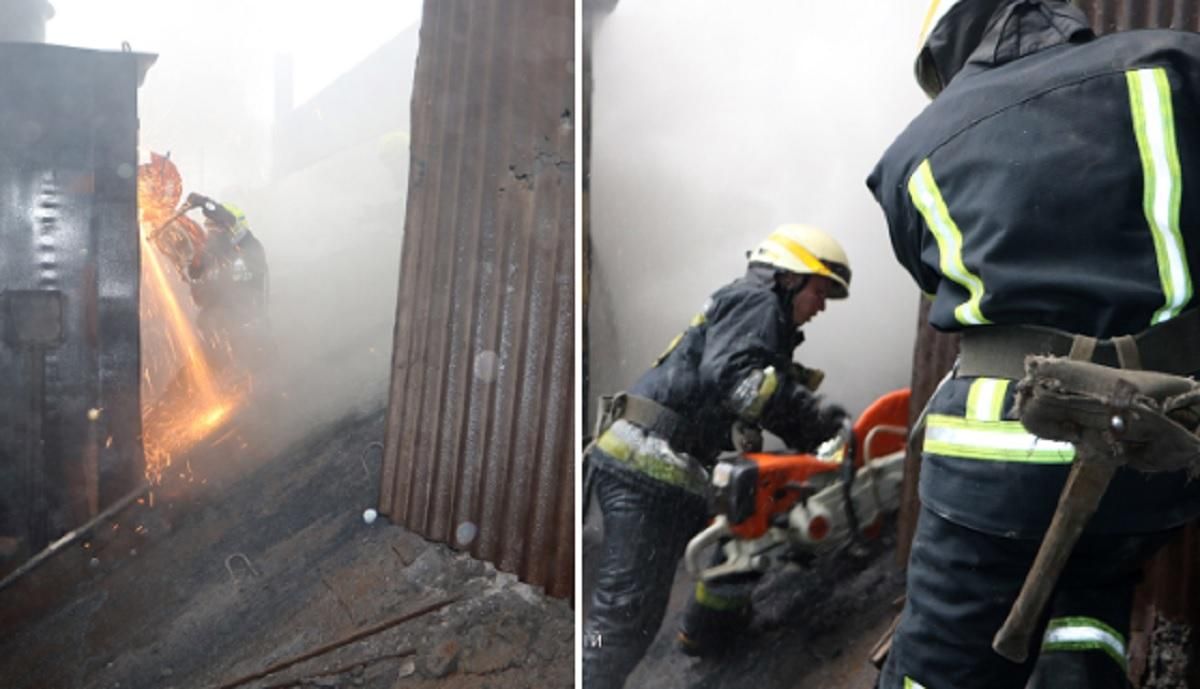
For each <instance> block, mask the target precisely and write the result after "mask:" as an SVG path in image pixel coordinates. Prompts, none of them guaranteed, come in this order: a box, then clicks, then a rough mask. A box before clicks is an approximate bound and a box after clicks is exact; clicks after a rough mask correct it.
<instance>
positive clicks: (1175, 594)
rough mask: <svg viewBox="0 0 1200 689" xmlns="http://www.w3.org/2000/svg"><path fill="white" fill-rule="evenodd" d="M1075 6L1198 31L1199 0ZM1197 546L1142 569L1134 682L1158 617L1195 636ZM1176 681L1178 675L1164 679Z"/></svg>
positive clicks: (1179, 545) (1117, 18) (1151, 25)
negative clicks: (1179, 625)
mask: <svg viewBox="0 0 1200 689" xmlns="http://www.w3.org/2000/svg"><path fill="white" fill-rule="evenodd" d="M1076 4H1077V5H1079V6H1080V7H1081V8H1083V10H1084V11H1085V12H1087V14H1088V17H1089V18H1090V19H1091V20H1092V28H1093V29H1094V30H1095V31H1096V33H1098V34H1101V33H1111V32H1113V31H1126V30H1129V29H1178V30H1185V31H1200V3H1197V2H1195V0H1079V1H1077V2H1076ZM1198 546H1200V537H1198V531H1197V528H1196V526H1195V525H1191V526H1189V527H1187V528H1186V529H1184V530H1183V531H1181V532H1180V533H1179V534H1178V535H1177V536H1176V537H1175V539H1174V540H1173V541H1172V542H1171V543H1170V544H1169V545H1168V546H1167V547H1166V548H1164V549H1163V550H1162V551H1160V552H1159V553H1158V555H1156V556H1155V557H1154V559H1153V560H1151V561H1150V563H1149V564H1148V565H1147V567H1146V573H1145V579H1144V580H1143V582H1142V585H1141V586H1140V587H1139V588H1138V591H1137V595H1136V597H1135V604H1134V612H1133V624H1132V628H1131V633H1130V643H1129V648H1130V654H1129V655H1130V663H1129V677H1130V680H1131V681H1132V682H1133V683H1134V685H1135V686H1140V685H1141V683H1142V681H1143V680H1144V679H1145V678H1147V677H1149V671H1150V669H1151V666H1152V665H1153V664H1154V663H1151V662H1150V659H1151V658H1152V657H1156V656H1157V657H1161V656H1162V654H1163V653H1164V651H1165V652H1176V651H1175V649H1165V648H1155V641H1154V639H1155V635H1154V632H1155V625H1156V623H1157V622H1158V621H1159V620H1161V621H1165V622H1169V623H1176V624H1184V625H1187V626H1188V627H1190V628H1191V630H1192V635H1193V637H1194V635H1195V630H1196V628H1197V624H1200V590H1197V587H1196V586H1195V585H1193V583H1192V573H1193V571H1195V568H1196V564H1197V563H1196V557H1197V554H1198V552H1200V550H1198ZM1190 646H1191V649H1192V650H1191V651H1190V653H1189V659H1190V661H1191V662H1190V663H1188V664H1189V665H1190V666H1191V667H1188V670H1187V673H1188V677H1187V678H1186V679H1187V684H1188V686H1200V667H1196V665H1197V663H1196V660H1197V656H1196V652H1195V647H1196V645H1195V641H1194V640H1193V641H1192V642H1191V644H1190ZM1160 674H1161V673H1160ZM1179 679H1182V678H1178V677H1174V678H1172V679H1171V680H1168V681H1177V680H1179ZM1162 681H1164V678H1163V677H1158V678H1157V679H1156V683H1155V686H1166V685H1165V684H1162Z"/></svg>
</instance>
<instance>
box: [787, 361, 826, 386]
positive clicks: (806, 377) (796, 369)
mask: <svg viewBox="0 0 1200 689" xmlns="http://www.w3.org/2000/svg"><path fill="white" fill-rule="evenodd" d="M791 375H792V380H794V381H796V382H797V383H799V384H801V385H803V386H804V387H806V388H808V389H809V390H812V391H813V392H816V391H817V388H819V387H821V381H823V380H825V372H824V371H822V370H821V369H819V368H808V367H807V366H805V365H803V364H798V363H796V362H794V361H793V362H792V366H791Z"/></svg>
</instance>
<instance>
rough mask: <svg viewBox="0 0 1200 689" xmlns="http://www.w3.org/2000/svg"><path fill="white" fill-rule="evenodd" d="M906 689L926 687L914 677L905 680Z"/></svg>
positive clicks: (923, 688)
mask: <svg viewBox="0 0 1200 689" xmlns="http://www.w3.org/2000/svg"><path fill="white" fill-rule="evenodd" d="M904 689H925V685H924V684H921V683H920V682H918V681H917V680H915V679H913V678H912V677H905V678H904Z"/></svg>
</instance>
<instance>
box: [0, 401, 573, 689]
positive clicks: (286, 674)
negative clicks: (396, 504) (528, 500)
mask: <svg viewBox="0 0 1200 689" xmlns="http://www.w3.org/2000/svg"><path fill="white" fill-rule="evenodd" d="M383 418H384V414H383V411H382V410H375V411H373V412H369V413H360V414H356V415H352V416H350V417H348V418H344V419H342V420H340V421H338V422H335V423H332V424H328V425H325V426H321V427H317V428H315V429H314V430H313V431H312V432H311V433H309V434H308V436H307V437H306V438H304V439H303V440H301V441H299V442H296V443H294V444H291V445H289V446H285V447H281V448H277V449H273V448H270V443H267V442H262V443H256V442H255V439H256V438H257V437H265V435H267V434H268V432H269V429H270V427H271V425H272V423H271V422H270V420H266V419H263V420H260V421H258V422H257V424H258V427H257V428H256V427H254V426H253V425H251V424H246V425H243V427H241V428H240V429H238V432H237V433H236V434H234V435H231V436H229V437H232V438H236V439H238V440H237V442H230V441H225V442H222V443H221V444H220V445H218V446H216V447H210V448H208V449H206V450H204V451H200V452H196V453H193V455H192V456H191V457H190V458H189V462H190V464H191V466H192V470H193V472H192V477H191V478H192V480H193V481H195V477H196V476H201V475H204V476H205V479H204V482H203V483H196V482H193V483H187V482H185V481H184V479H183V478H180V477H178V476H175V477H174V478H173V479H171V480H168V481H167V482H166V483H165V484H164V485H163V486H160V487H158V489H157V493H156V495H157V497H156V500H155V504H154V506H153V507H151V506H149V505H148V504H143V505H135V506H134V507H133V508H131V509H130V510H128V511H126V512H125V513H123V514H122V515H119V516H118V517H117V518H116V519H114V520H113V524H105V525H103V526H102V527H100V529H98V530H97V532H96V533H95V534H93V536H92V537H90V538H89V539H86V541H85V542H82V543H80V544H77V545H75V546H73V547H71V548H69V549H68V550H66V551H65V552H63V553H62V554H61V555H59V556H58V557H56V558H55V559H54V560H52V561H50V562H48V563H47V564H46V565H44V566H43V567H41V568H39V569H37V570H35V571H34V572H33V573H32V574H30V575H28V576H27V577H25V578H24V579H23V580H22V581H21V582H19V584H18V585H16V586H13V587H10V588H9V589H7V590H5V591H2V592H0V687H5V688H6V689H193V688H205V687H209V688H216V687H228V686H232V685H233V683H234V682H235V681H237V680H239V679H241V678H248V677H250V676H254V675H258V674H261V673H262V672H263V671H264V670H267V669H269V668H271V667H272V666H275V665H277V664H280V663H282V662H284V661H288V660H290V659H293V658H296V657H299V656H302V655H305V654H308V653H311V652H312V651H314V650H320V649H322V648H323V647H330V648H329V650H328V651H326V652H321V653H319V654H317V655H315V656H314V657H312V658H311V659H309V660H306V661H304V662H301V663H297V664H294V665H291V666H289V667H286V668H283V669H280V670H279V671H277V672H272V673H270V674H266V675H263V676H262V677H261V678H258V679H254V680H253V681H245V682H243V683H240V684H237V685H236V686H238V687H245V688H246V689H266V688H268V687H270V688H280V689H282V688H284V687H364V688H366V689H407V688H413V689H420V688H423V687H434V686H437V687H461V688H463V689H483V688H484V687H489V688H490V689H517V688H519V687H569V686H571V685H572V682H573V670H574V657H573V654H574V643H573V641H572V639H573V634H574V624H573V619H574V613H573V611H572V609H571V608H570V605H569V602H568V601H563V600H557V599H552V598H548V597H546V596H544V595H543V594H542V593H541V592H540V591H539V590H535V589H533V588H531V587H529V586H527V585H525V584H522V583H520V582H518V581H517V580H516V578H515V577H514V576H513V575H510V574H505V573H500V572H497V571H496V570H495V569H494V568H493V567H492V566H491V565H489V564H486V563H483V562H480V561H477V560H474V559H472V558H470V557H469V556H467V555H466V554H463V553H459V552H456V551H454V550H452V549H450V548H449V547H447V546H445V545H443V544H439V543H432V542H428V541H425V540H423V539H421V538H419V537H417V536H416V535H414V534H412V533H410V532H408V531H406V530H405V529H403V528H401V527H399V526H395V525H391V524H389V523H387V520H386V519H384V518H380V519H378V520H376V521H375V522H374V523H373V524H370V525H368V524H366V523H364V520H363V510H364V509H365V508H367V507H373V506H374V505H375V503H376V500H377V496H378V481H379V473H380V451H379V450H380V446H379V444H378V441H379V440H380V439H381V438H382V437H383V424H384V421H383ZM207 464H211V465H212V466H213V467H218V466H219V467H220V468H219V469H218V470H214V471H212V472H209V473H208V474H205V473H204V472H203V471H202V470H201V468H202V467H204V466H206V465H207ZM176 468H180V467H176ZM85 543H86V546H87V547H84V544H85ZM447 600H451V601H453V602H450V603H449V604H447V605H445V606H444V607H441V608H439V609H437V610H433V611H431V612H427V613H425V614H421V615H418V616H416V617H414V618H413V619H411V620H408V621H405V622H402V623H399V624H396V625H394V626H391V627H388V628H386V629H379V630H378V631H374V632H367V633H366V634H365V635H364V636H363V638H361V639H359V640H357V641H354V642H352V643H346V644H344V645H339V642H341V641H343V640H345V639H348V638H350V637H352V636H354V635H355V634H359V633H363V632H364V630H369V629H371V628H372V627H380V626H383V625H384V624H385V623H387V622H389V621H391V620H395V619H397V618H398V617H401V616H403V615H405V614H406V613H409V612H412V611H416V610H420V609H422V608H424V607H428V606H430V605H436V604H438V603H441V602H443V601H447ZM334 646H336V647H334Z"/></svg>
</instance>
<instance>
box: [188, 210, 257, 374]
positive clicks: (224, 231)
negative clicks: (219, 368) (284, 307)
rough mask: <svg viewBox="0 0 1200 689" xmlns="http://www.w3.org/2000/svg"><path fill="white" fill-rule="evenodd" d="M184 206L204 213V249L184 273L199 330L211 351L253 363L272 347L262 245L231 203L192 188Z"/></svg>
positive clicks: (242, 214) (243, 216)
mask: <svg viewBox="0 0 1200 689" xmlns="http://www.w3.org/2000/svg"><path fill="white" fill-rule="evenodd" d="M186 207H188V208H198V209H200V211H201V212H202V213H203V214H204V218H205V222H204V228H205V236H206V238H205V241H204V244H203V249H202V251H201V253H200V255H199V256H197V258H196V260H195V261H194V262H193V264H192V265H191V266H189V268H188V273H187V276H188V281H189V287H190V288H191V293H192V300H193V301H194V302H195V303H196V306H197V307H198V308H199V314H198V316H197V320H196V324H197V326H198V328H199V331H200V334H201V336H202V338H203V339H204V340H205V342H206V343H207V344H208V345H209V349H210V351H212V352H213V353H214V355H215V356H218V357H222V358H227V357H230V356H232V357H233V358H235V359H236V360H237V361H238V363H241V364H246V365H248V366H249V367H250V368H256V367H257V365H258V364H259V363H261V362H263V361H265V360H266V358H267V357H268V355H269V354H270V351H271V349H272V347H271V338H270V327H269V319H268V317H267V306H268V298H269V293H270V278H269V274H268V270H267V255H266V251H265V249H264V248H263V245H262V242H260V241H259V240H258V238H257V237H256V236H254V233H253V232H251V231H250V224H249V222H248V221H247V220H246V214H245V213H243V212H242V210H241V208H239V207H237V206H235V205H234V204H232V203H220V202H218V201H215V200H213V199H211V198H209V197H207V196H204V195H202V194H196V193H192V194H189V195H188V198H187V204H186ZM222 353H224V354H222Z"/></svg>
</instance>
